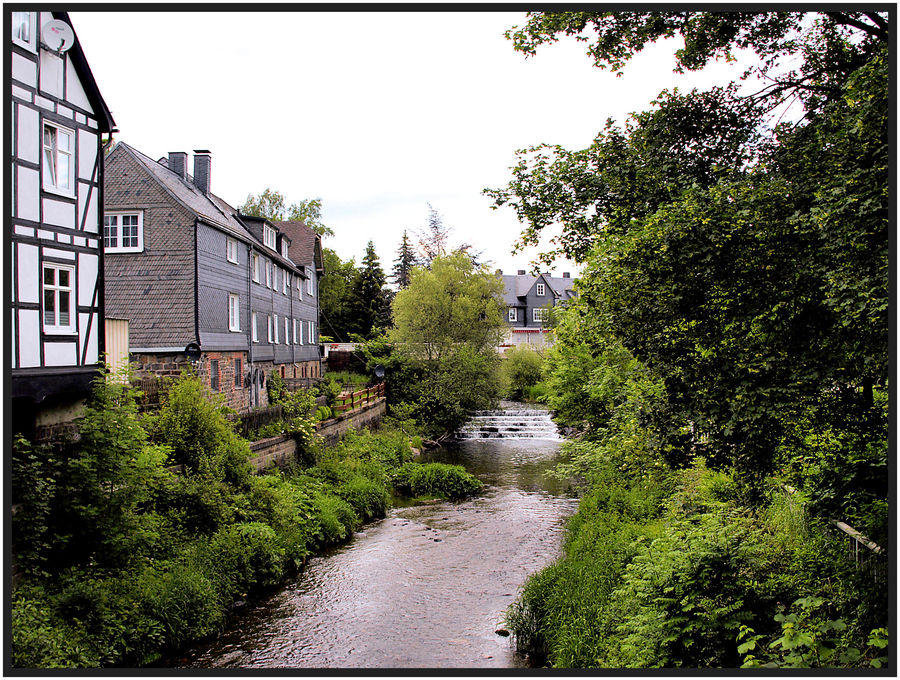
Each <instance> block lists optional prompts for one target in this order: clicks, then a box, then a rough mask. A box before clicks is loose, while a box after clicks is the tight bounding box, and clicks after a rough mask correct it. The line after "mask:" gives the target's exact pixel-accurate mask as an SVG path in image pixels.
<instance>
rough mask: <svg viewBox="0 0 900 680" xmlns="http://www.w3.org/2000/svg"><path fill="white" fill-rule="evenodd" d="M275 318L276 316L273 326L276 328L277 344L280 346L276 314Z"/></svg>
mask: <svg viewBox="0 0 900 680" xmlns="http://www.w3.org/2000/svg"><path fill="white" fill-rule="evenodd" d="M274 316H275V322H274V324H273V325H274V326H275V344H276V345H280V344H281V343H280V342H279V341H278V315H277V314H275V315H274Z"/></svg>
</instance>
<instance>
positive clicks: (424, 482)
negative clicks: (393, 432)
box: [391, 463, 484, 499]
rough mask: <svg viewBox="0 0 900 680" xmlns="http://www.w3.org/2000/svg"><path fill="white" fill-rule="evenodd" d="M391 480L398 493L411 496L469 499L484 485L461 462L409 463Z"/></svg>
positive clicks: (398, 470) (394, 474)
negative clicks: (459, 463)
mask: <svg viewBox="0 0 900 680" xmlns="http://www.w3.org/2000/svg"><path fill="white" fill-rule="evenodd" d="M391 482H392V484H393V486H394V489H395V490H396V491H397V493H399V494H401V495H403V496H409V497H418V496H441V497H444V498H450V499H456V498H465V497H466V496H471V495H474V494H477V493H480V492H481V491H482V489H483V488H484V485H483V484H482V483H481V481H479V480H478V478H477V477H475V476H474V475H472V474H470V473H468V472H466V470H465V468H463V467H462V466H461V465H447V464H445V463H405V464H404V465H403V466H402V467H400V468H398V469H397V470H395V471H394V472H393V473H392V476H391Z"/></svg>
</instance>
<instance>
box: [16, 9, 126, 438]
mask: <svg viewBox="0 0 900 680" xmlns="http://www.w3.org/2000/svg"><path fill="white" fill-rule="evenodd" d="M7 16H11V19H12V34H11V35H12V41H11V44H10V45H8V46H7V49H9V50H11V52H12V60H11V62H12V63H11V66H12V72H11V76H12V77H11V81H10V83H11V89H10V91H9V92H8V93H7V96H8V97H9V99H8V100H7V101H8V108H7V113H8V114H9V116H10V118H9V121H10V123H11V127H12V135H11V137H12V140H11V141H12V148H11V149H10V151H11V159H10V161H11V164H10V166H8V168H9V170H10V175H9V177H8V180H7V181H8V187H9V189H11V196H10V200H9V201H8V202H7V204H6V205H7V220H8V222H7V224H8V225H9V226H8V229H9V231H8V232H7V233H8V234H9V238H10V244H11V253H10V255H11V257H10V259H9V260H8V261H9V262H10V263H11V268H10V270H9V272H8V276H10V279H9V281H10V287H9V291H10V296H9V300H10V316H9V317H8V319H9V323H10V325H9V329H10V331H9V332H10V337H11V343H10V344H9V345H8V346H9V347H10V349H11V353H10V356H9V357H8V366H10V368H11V396H12V408H13V419H14V422H15V427H16V429H17V431H18V430H20V431H23V432H25V433H27V434H30V435H31V434H33V433H34V432H33V431H34V428H35V427H36V426H37V427H39V428H47V427H52V426H53V425H54V424H58V423H61V422H65V421H66V420H69V419H71V417H72V416H73V415H76V414H77V409H78V406H79V404H80V403H82V402H83V398H84V396H86V394H87V393H88V392H89V390H90V383H91V381H92V379H93V378H94V377H95V376H96V374H97V369H98V361H99V359H100V356H101V353H102V352H103V351H104V341H103V323H104V314H103V253H102V235H101V232H100V224H101V206H102V204H103V201H102V184H103V153H102V147H101V145H102V143H103V142H102V136H103V135H104V134H108V133H110V132H111V131H112V130H113V126H114V122H113V119H112V116H111V115H110V112H109V109H108V108H107V106H106V104H105V103H104V101H103V97H102V96H101V95H100V91H99V89H98V88H97V84H96V82H95V81H94V77H93V75H92V74H91V70H90V68H89V67H88V63H87V61H86V59H85V57H84V53H83V51H82V49H81V45H80V44H79V43H78V40H77V38H76V37H75V34H74V30H73V29H72V28H71V22H70V20H69V17H68V15H67V14H66V13H65V12H37V11H35V12H20V11H14V12H11V13H10V14H7Z"/></svg>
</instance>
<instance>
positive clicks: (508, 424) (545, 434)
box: [456, 406, 561, 441]
mask: <svg viewBox="0 0 900 680" xmlns="http://www.w3.org/2000/svg"><path fill="white" fill-rule="evenodd" d="M456 437H457V439H459V440H460V441H466V440H470V439H549V440H559V439H561V437H560V436H559V432H558V431H557V429H556V423H554V422H553V420H552V419H551V418H550V412H549V411H546V410H542V409H535V408H522V407H521V406H516V407H507V408H501V409H500V410H497V411H475V413H474V414H472V418H471V419H470V420H469V422H468V423H466V424H465V425H463V427H461V428H460V430H459V431H458V432H457V433H456Z"/></svg>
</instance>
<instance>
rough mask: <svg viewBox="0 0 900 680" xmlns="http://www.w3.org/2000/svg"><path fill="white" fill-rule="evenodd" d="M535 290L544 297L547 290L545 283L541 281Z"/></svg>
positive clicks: (539, 295)
mask: <svg viewBox="0 0 900 680" xmlns="http://www.w3.org/2000/svg"><path fill="white" fill-rule="evenodd" d="M534 292H535V294H536V295H537V296H538V297H544V294H545V292H546V291H545V290H544V284H543V283H539V284H538V285H537V286H535V290H534Z"/></svg>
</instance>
